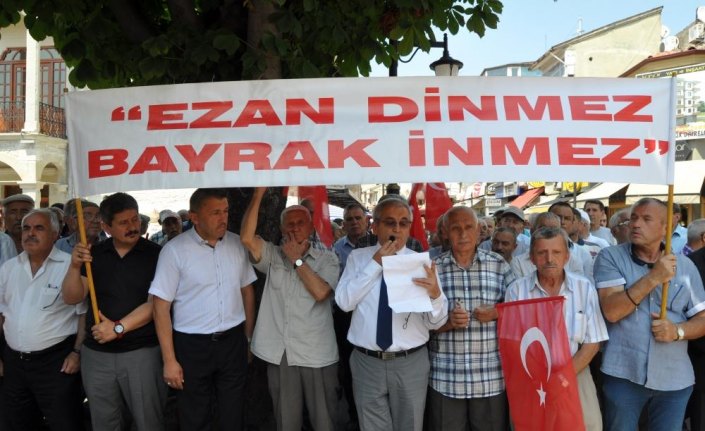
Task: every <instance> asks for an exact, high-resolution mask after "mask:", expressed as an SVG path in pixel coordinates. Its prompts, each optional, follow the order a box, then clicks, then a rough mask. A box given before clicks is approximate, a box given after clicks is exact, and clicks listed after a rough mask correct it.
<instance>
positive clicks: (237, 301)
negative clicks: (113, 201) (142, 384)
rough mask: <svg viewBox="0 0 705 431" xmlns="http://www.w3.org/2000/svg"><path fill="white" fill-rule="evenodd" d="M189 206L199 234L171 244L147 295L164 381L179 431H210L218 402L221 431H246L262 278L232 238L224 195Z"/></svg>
mask: <svg viewBox="0 0 705 431" xmlns="http://www.w3.org/2000/svg"><path fill="white" fill-rule="evenodd" d="M189 204H190V212H191V221H192V222H193V225H194V228H193V229H189V230H188V231H186V232H185V233H183V234H181V235H179V236H177V237H176V238H174V239H172V240H171V241H169V242H167V243H166V245H165V246H164V248H163V249H162V251H161V254H160V255H159V262H158V263H157V271H156V274H155V276H154V280H153V281H152V285H151V287H150V289H149V293H150V294H151V295H154V323H155V325H156V328H157V336H158V338H159V344H160V346H161V349H162V358H163V360H164V381H166V383H167V385H169V386H170V387H171V388H173V389H176V390H177V395H176V399H177V406H178V411H179V425H180V427H181V429H183V430H201V429H208V428H209V427H210V426H211V423H212V422H213V409H212V406H211V403H212V402H213V400H215V402H216V403H217V406H216V407H217V408H216V410H217V412H218V415H217V417H218V426H217V429H219V430H225V429H228V430H241V429H243V427H244V424H243V402H244V388H245V377H246V375H247V350H248V348H247V344H248V340H249V339H251V337H252V329H253V327H254V319H255V298H254V290H253V289H252V285H251V283H252V282H254V281H255V280H256V279H257V276H256V275H255V272H254V270H253V269H252V266H251V265H250V263H249V261H248V259H247V252H246V251H245V248H244V247H243V246H242V243H241V242H240V237H239V236H238V235H236V234H234V233H232V232H228V231H227V227H228V198H227V194H226V192H225V190H223V189H197V190H196V191H195V192H193V194H192V195H191V199H190V202H189ZM172 311H173V327H172V314H171V313H172Z"/></svg>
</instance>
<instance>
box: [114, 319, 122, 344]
mask: <svg viewBox="0 0 705 431" xmlns="http://www.w3.org/2000/svg"><path fill="white" fill-rule="evenodd" d="M113 331H115V334H116V335H117V339H118V340H119V339H121V338H122V337H123V335H125V327H124V326H123V324H122V323H120V321H119V320H116V321H115V326H114V327H113Z"/></svg>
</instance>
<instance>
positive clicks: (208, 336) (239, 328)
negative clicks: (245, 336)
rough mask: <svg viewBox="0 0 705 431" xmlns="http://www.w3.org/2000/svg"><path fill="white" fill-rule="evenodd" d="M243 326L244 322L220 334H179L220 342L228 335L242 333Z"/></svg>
mask: <svg viewBox="0 0 705 431" xmlns="http://www.w3.org/2000/svg"><path fill="white" fill-rule="evenodd" d="M244 325H245V324H244V322H243V323H241V324H239V325H237V326H233V327H232V328H230V329H227V330H225V331H221V332H212V333H210V334H189V333H186V332H181V334H183V335H186V336H189V337H193V338H199V339H206V340H210V341H220V340H222V339H223V338H225V337H227V336H229V335H232V334H234V333H236V332H238V331H239V332H243V330H244Z"/></svg>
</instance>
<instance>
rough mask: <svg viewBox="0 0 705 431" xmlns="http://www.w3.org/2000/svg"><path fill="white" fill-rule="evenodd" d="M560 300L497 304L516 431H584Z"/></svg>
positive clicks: (503, 355)
mask: <svg viewBox="0 0 705 431" xmlns="http://www.w3.org/2000/svg"><path fill="white" fill-rule="evenodd" d="M564 301H565V298H564V297H563V296H552V297H549V298H541V299H528V300H525V301H515V302H505V303H503V304H498V305H497V311H498V312H499V321H498V322H497V336H498V338H499V354H500V357H501V359H502V370H503V372H504V381H505V383H506V386H507V398H508V399H509V411H510V412H511V417H512V422H513V423H514V429H515V430H516V431H524V430H526V431H536V430H542V431H552V430H553V431H565V430H570V431H580V430H585V425H584V422H583V411H582V408H581V406H580V398H579V395H578V383H577V379H576V377H575V370H574V369H573V362H572V357H571V355H570V346H569V345H568V334H567V332H566V326H565V321H564V320H563V302H564Z"/></svg>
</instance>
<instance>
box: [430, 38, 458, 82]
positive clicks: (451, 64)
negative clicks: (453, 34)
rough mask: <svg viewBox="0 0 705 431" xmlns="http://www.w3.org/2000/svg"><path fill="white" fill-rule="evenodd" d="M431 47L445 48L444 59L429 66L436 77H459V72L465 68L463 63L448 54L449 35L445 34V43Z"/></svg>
mask: <svg viewBox="0 0 705 431" xmlns="http://www.w3.org/2000/svg"><path fill="white" fill-rule="evenodd" d="M431 47H433V48H443V57H441V58H439V59H438V60H436V61H434V62H433V63H431V64H430V65H429V67H430V68H431V70H433V71H434V72H435V73H436V76H458V72H459V71H460V69H462V68H463V62H462V61H460V60H456V59H454V58H453V57H451V56H450V54H449V53H448V35H447V34H446V33H443V42H432V43H431Z"/></svg>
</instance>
